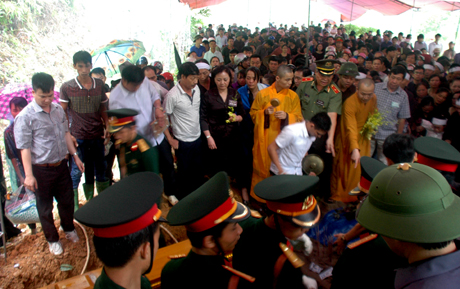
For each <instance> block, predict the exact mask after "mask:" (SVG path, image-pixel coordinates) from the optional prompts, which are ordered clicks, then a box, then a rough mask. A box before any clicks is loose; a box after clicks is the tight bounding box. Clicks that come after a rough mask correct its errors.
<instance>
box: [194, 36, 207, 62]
mask: <svg viewBox="0 0 460 289" xmlns="http://www.w3.org/2000/svg"><path fill="white" fill-rule="evenodd" d="M202 41H203V36H201V35H199V34H198V35H197V36H195V40H194V42H195V45H193V46H192V47H191V48H190V52H195V53H196V59H197V60H198V59H202V58H203V57H204V54H205V53H206V48H205V47H204V46H201V42H202Z"/></svg>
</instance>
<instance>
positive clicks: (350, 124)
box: [331, 92, 377, 203]
mask: <svg viewBox="0 0 460 289" xmlns="http://www.w3.org/2000/svg"><path fill="white" fill-rule="evenodd" d="M376 108H377V97H376V96H375V94H374V95H373V96H372V98H371V99H370V100H369V101H368V102H367V103H366V104H364V103H363V102H361V101H360V100H359V98H358V92H356V93H355V94H353V95H352V96H350V97H349V98H348V99H347V100H345V102H344V103H343V107H342V116H341V117H340V122H339V126H338V129H337V130H336V136H335V158H334V161H333V166H332V175H331V194H332V199H334V200H336V201H341V202H344V203H347V202H354V201H356V200H357V198H356V197H352V196H350V195H348V193H349V192H350V191H351V190H353V189H354V188H356V187H357V186H358V183H359V180H360V178H361V166H360V165H359V164H358V166H357V167H356V169H355V163H353V162H352V161H351V153H352V151H353V150H354V149H356V148H357V149H359V151H360V154H361V156H362V157H363V156H368V157H369V156H370V153H371V143H370V140H368V139H366V138H364V137H363V136H362V135H361V134H360V131H361V130H362V128H363V126H364V124H365V123H366V121H367V118H368V117H369V116H370V114H372V113H374V111H375V109H376Z"/></svg>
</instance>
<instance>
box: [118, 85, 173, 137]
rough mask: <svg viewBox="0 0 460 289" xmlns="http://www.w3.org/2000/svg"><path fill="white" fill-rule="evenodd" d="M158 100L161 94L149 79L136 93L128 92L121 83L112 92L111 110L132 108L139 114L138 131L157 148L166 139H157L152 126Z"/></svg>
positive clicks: (162, 135)
mask: <svg viewBox="0 0 460 289" xmlns="http://www.w3.org/2000/svg"><path fill="white" fill-rule="evenodd" d="M157 99H160V94H159V93H158V91H157V90H156V89H155V87H154V86H153V85H152V83H151V82H150V80H149V79H148V78H144V81H143V82H142V84H141V86H140V87H139V89H138V90H137V91H136V92H130V91H128V90H126V89H125V88H124V87H123V84H122V83H121V82H120V84H118V85H117V86H116V87H115V88H114V89H113V90H112V91H111V92H110V100H109V109H119V108H130V109H134V110H136V111H137V112H139V114H138V115H136V127H137V131H138V132H139V134H140V135H142V136H143V137H144V138H146V139H147V140H149V141H150V143H151V144H152V146H156V145H158V144H160V143H161V142H162V141H163V139H164V134H161V135H160V136H159V137H158V138H155V137H154V136H153V130H152V126H151V125H150V124H151V123H152V122H153V121H154V119H155V107H154V105H153V104H154V103H155V101H156V100H157Z"/></svg>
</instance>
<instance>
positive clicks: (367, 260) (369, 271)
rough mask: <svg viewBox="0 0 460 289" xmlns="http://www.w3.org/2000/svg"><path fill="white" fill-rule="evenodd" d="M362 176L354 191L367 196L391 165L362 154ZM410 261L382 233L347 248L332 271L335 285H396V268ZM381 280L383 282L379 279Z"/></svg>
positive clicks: (357, 286)
mask: <svg viewBox="0 0 460 289" xmlns="http://www.w3.org/2000/svg"><path fill="white" fill-rule="evenodd" d="M360 164H361V180H360V183H359V184H358V187H357V188H356V189H354V190H353V191H351V192H350V195H361V196H367V194H368V193H369V189H370V186H371V183H372V180H373V179H374V177H375V176H376V175H378V173H380V171H382V170H383V169H385V168H386V167H387V166H386V165H384V164H383V163H382V162H380V161H378V160H376V159H373V158H370V157H366V156H364V157H361V161H360ZM405 265H407V261H406V260H405V259H404V258H401V257H399V256H398V255H396V254H395V253H393V251H391V250H390V248H389V247H388V245H387V244H386V243H385V241H384V240H383V238H382V237H381V236H377V238H375V239H372V240H370V241H368V242H365V243H363V244H361V245H359V246H357V247H354V248H353V249H350V248H346V249H345V251H344V252H343V254H342V256H340V258H339V260H338V261H337V264H336V265H335V266H334V271H333V272H332V276H333V278H332V283H331V288H332V289H335V288H356V289H360V288H362V289H367V288H369V287H370V285H369V284H372V286H371V287H372V288H376V289H386V288H393V287H394V284H393V283H394V276H395V271H394V270H395V269H397V268H399V267H402V266H405ZM375 280H379V282H375Z"/></svg>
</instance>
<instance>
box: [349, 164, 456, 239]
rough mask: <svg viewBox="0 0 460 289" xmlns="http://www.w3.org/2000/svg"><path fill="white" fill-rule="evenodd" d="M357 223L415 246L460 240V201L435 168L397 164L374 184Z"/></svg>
mask: <svg viewBox="0 0 460 289" xmlns="http://www.w3.org/2000/svg"><path fill="white" fill-rule="evenodd" d="M356 219H357V221H358V222H359V223H360V224H361V225H362V226H363V227H365V228H366V229H369V230H370V231H373V232H375V233H378V234H381V235H382V236H386V237H389V238H392V239H396V240H401V241H406V242H412V243H438V242H445V241H450V240H454V239H456V238H458V237H460V226H459V225H458V224H459V223H460V198H459V197H457V196H456V195H454V194H453V193H452V189H451V187H450V186H449V184H448V182H447V181H446V179H445V178H444V177H443V176H442V175H441V174H440V173H439V172H438V171H436V170H435V169H432V168H430V167H428V166H425V165H421V164H410V165H409V164H396V165H392V166H390V167H388V168H385V169H383V170H382V171H381V172H380V173H379V174H378V175H377V176H376V177H375V178H374V180H373V181H372V184H371V188H370V190H369V196H368V198H367V199H366V200H365V201H364V202H363V204H362V206H361V209H360V211H359V213H358V215H357V218H356Z"/></svg>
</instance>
